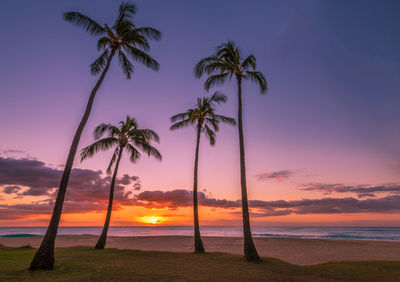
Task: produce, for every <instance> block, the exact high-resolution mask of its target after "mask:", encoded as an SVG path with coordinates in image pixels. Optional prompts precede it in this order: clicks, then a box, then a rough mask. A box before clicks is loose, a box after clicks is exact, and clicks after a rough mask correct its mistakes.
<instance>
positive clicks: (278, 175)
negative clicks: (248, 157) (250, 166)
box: [256, 170, 295, 181]
mask: <svg viewBox="0 0 400 282" xmlns="http://www.w3.org/2000/svg"><path fill="white" fill-rule="evenodd" d="M294 174H295V171H294V170H278V171H273V172H265V173H261V174H257V175H256V178H257V180H260V181H267V180H272V181H282V180H284V179H288V178H290V177H292V176H293V175H294Z"/></svg>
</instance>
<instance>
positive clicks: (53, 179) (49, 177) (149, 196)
mask: <svg viewBox="0 0 400 282" xmlns="http://www.w3.org/2000/svg"><path fill="white" fill-rule="evenodd" d="M61 173H62V171H61V170H58V169H55V168H51V167H48V166H46V165H45V164H44V163H43V162H40V161H38V160H30V159H12V158H1V157H0V185H3V186H5V185H7V186H5V187H4V188H3V190H2V191H3V192H4V193H5V194H10V195H13V194H14V195H16V196H18V197H24V196H27V195H29V196H41V198H40V199H41V200H40V201H36V202H31V203H28V204H15V205H7V204H2V205H0V219H11V220H12V219H21V218H30V217H34V216H37V215H49V214H51V212H52V208H53V203H54V202H53V199H54V197H55V195H56V191H57V187H58V182H59V180H60V177H61ZM110 183H111V178H110V177H109V176H106V177H103V176H102V173H101V171H92V170H87V169H73V170H72V172H71V177H70V182H69V186H68V190H67V194H66V199H65V204H64V213H86V212H103V211H105V210H106V208H107V202H108V196H109V189H110ZM22 186H23V187H28V188H22ZM139 189H140V181H139V178H138V177H137V176H129V175H126V174H125V175H122V176H121V177H119V178H117V181H116V184H115V195H114V199H115V202H114V207H113V208H114V210H119V209H121V208H122V207H123V206H140V207H145V208H166V207H168V208H169V209H178V208H180V207H191V206H192V201H193V193H192V191H190V190H185V189H177V190H171V191H143V192H141V193H137V194H135V193H134V192H135V191H138V190H139ZM301 189H302V190H306V191H322V192H325V193H333V192H336V193H344V192H353V193H356V194H357V195H358V197H359V199H356V198H352V197H348V198H322V199H303V200H296V201H285V200H278V201H261V200H250V201H249V206H250V208H251V212H252V215H253V216H256V217H267V216H282V215H289V214H345V213H369V212H374V213H390V212H400V195H397V194H398V192H399V186H398V185H395V184H385V185H379V186H366V185H359V186H345V185H340V184H309V185H304V186H302V188H301ZM382 192H387V193H392V194H389V195H388V196H386V197H381V198H372V199H371V198H368V197H371V196H373V195H375V193H382ZM362 198H367V199H362ZM198 200H199V204H200V205H201V206H205V207H209V208H211V209H216V211H217V210H218V209H229V210H230V212H232V213H240V210H238V208H240V206H241V201H240V200H236V201H232V200H226V199H216V198H213V197H212V196H211V194H208V195H206V194H205V193H204V192H199V193H198Z"/></svg>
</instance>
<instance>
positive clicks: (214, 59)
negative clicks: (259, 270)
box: [194, 41, 267, 261]
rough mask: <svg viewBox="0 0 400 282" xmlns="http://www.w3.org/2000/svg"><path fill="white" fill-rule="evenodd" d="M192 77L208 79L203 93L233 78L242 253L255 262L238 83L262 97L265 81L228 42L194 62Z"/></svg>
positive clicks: (250, 60) (251, 62) (249, 59)
mask: <svg viewBox="0 0 400 282" xmlns="http://www.w3.org/2000/svg"><path fill="white" fill-rule="evenodd" d="M194 73H195V76H196V77H197V78H200V77H201V76H202V75H203V74H207V75H208V78H207V79H206V81H205V83H204V87H205V89H206V90H207V91H208V90H209V89H210V88H211V87H213V86H216V85H220V84H223V83H224V82H225V81H226V80H227V79H229V80H231V78H232V77H233V76H235V78H236V82H237V90H238V91H237V95H238V118H237V120H238V131H239V147H240V182H241V190H242V216H243V233H244V253H245V256H246V259H247V260H248V261H258V260H259V259H260V258H259V256H258V253H257V250H256V247H255V246H254V242H253V238H252V236H251V229H250V218H249V207H248V201H247V185H246V166H245V152H244V138H243V124H242V82H243V80H249V81H251V82H255V83H257V84H258V86H259V87H260V90H261V91H260V92H261V94H262V93H265V92H266V90H267V81H266V79H265V77H264V75H263V74H262V73H261V72H259V71H256V58H255V57H254V56H253V55H250V56H248V57H246V58H243V56H242V54H241V52H240V50H239V49H238V48H237V47H236V46H235V44H234V43H233V42H232V41H228V42H227V43H224V44H222V45H220V46H218V47H217V50H216V52H215V54H213V55H212V56H210V57H206V58H204V59H202V60H201V61H200V62H198V63H197V64H196V66H195V68H194Z"/></svg>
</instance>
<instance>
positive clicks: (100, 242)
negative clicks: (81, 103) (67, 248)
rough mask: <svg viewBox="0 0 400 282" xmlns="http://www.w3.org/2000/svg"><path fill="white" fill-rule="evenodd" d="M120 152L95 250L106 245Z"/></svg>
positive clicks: (120, 150)
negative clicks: (101, 229) (105, 214)
mask: <svg viewBox="0 0 400 282" xmlns="http://www.w3.org/2000/svg"><path fill="white" fill-rule="evenodd" d="M122 150H123V148H122V147H120V148H119V153H118V159H117V162H116V164H115V169H114V174H113V177H112V180H111V187H110V196H109V198H108V209H107V216H106V221H105V222H104V227H103V231H102V232H101V235H100V238H99V240H98V241H97V244H96V246H95V247H94V248H95V249H104V246H105V245H106V241H107V232H108V227H109V226H110V220H111V211H112V205H113V199H114V185H115V179H116V178H117V172H118V167H119V161H120V160H121V156H122Z"/></svg>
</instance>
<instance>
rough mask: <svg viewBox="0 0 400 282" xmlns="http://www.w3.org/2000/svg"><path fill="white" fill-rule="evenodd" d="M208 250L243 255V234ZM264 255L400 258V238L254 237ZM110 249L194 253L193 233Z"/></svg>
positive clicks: (20, 240) (77, 241) (124, 240)
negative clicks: (396, 239)
mask: <svg viewBox="0 0 400 282" xmlns="http://www.w3.org/2000/svg"><path fill="white" fill-rule="evenodd" d="M42 238H43V236H30V237H0V244H1V245H4V246H6V247H21V246H23V245H28V244H29V245H31V246H32V247H34V248H38V247H39V245H40V242H41V240H42ZM97 238H98V236H95V235H61V236H57V239H56V242H55V245H56V248H65V247H77V246H89V247H90V246H94V245H95V244H96V241H97ZM202 239H203V243H204V246H205V249H206V252H220V253H230V254H239V255H241V254H243V237H211V236H210V237H208V236H204V237H202ZM254 243H255V245H256V247H257V250H258V252H259V255H260V256H261V257H271V258H278V259H281V260H283V261H286V262H289V263H293V264H298V265H313V264H319V263H325V262H331V261H370V260H384V261H400V241H388V240H385V241H384V240H352V239H314V238H312V239H309V238H280V237H279V238H277V237H268V238H266V237H254ZM106 248H116V249H133V250H142V251H161V252H181V253H190V252H193V237H191V236H179V235H178V236H177V235H172V236H129V237H128V236H127V237H122V236H109V237H108V239H107V244H106Z"/></svg>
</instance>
